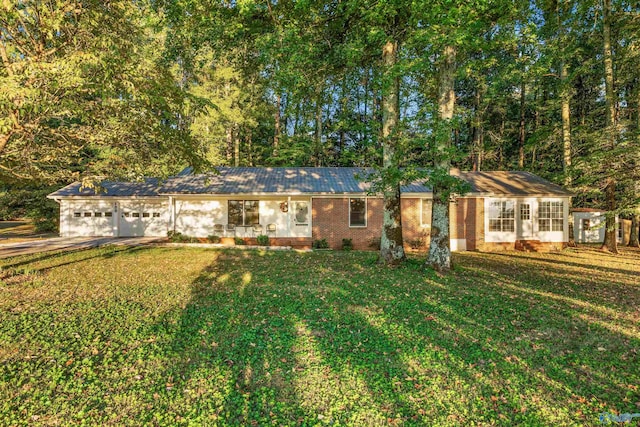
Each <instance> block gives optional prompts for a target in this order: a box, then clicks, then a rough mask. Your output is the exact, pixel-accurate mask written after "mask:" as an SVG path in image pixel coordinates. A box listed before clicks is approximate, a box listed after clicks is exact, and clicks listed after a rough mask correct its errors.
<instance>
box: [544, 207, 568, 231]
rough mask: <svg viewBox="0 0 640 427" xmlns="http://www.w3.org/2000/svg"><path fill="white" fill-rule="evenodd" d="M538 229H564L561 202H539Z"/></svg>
mask: <svg viewBox="0 0 640 427" xmlns="http://www.w3.org/2000/svg"><path fill="white" fill-rule="evenodd" d="M538 229H539V230H540V231H564V203H563V202H540V209H539V212H538Z"/></svg>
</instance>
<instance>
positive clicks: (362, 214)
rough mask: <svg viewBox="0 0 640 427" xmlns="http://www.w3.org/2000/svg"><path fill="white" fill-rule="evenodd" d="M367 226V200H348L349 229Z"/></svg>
mask: <svg viewBox="0 0 640 427" xmlns="http://www.w3.org/2000/svg"><path fill="white" fill-rule="evenodd" d="M366 226H367V199H366V198H364V197H362V198H352V199H349V227H366Z"/></svg>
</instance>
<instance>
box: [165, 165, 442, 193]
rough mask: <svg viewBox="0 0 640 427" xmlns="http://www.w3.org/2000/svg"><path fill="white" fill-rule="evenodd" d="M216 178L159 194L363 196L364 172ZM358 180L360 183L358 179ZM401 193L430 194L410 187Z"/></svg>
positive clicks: (279, 171) (222, 172)
mask: <svg viewBox="0 0 640 427" xmlns="http://www.w3.org/2000/svg"><path fill="white" fill-rule="evenodd" d="M217 169H218V172H219V174H207V175H183V176H177V177H174V178H171V179H169V180H167V182H165V183H164V185H163V186H162V187H161V188H160V190H159V193H160V194H350V193H360V194H362V193H365V192H367V190H368V189H369V183H366V182H362V180H363V178H365V177H366V175H367V173H369V172H371V170H369V169H364V168H249V167H239V168H232V167H219V168H217ZM358 178H360V179H358ZM404 191H410V192H420V193H424V192H430V191H431V190H430V189H429V188H428V187H425V186H423V185H418V184H413V185H411V186H408V187H406V189H404Z"/></svg>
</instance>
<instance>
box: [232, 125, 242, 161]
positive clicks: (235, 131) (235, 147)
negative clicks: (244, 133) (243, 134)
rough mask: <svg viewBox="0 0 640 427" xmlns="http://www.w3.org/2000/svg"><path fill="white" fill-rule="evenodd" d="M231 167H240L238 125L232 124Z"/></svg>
mask: <svg viewBox="0 0 640 427" xmlns="http://www.w3.org/2000/svg"><path fill="white" fill-rule="evenodd" d="M233 166H235V167H238V166H240V135H239V132H238V124H237V123H234V124H233Z"/></svg>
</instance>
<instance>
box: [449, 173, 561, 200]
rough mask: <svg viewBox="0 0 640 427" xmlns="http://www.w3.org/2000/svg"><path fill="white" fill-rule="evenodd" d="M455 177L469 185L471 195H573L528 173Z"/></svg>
mask: <svg viewBox="0 0 640 427" xmlns="http://www.w3.org/2000/svg"><path fill="white" fill-rule="evenodd" d="M456 175H458V176H459V177H460V178H461V179H463V180H465V181H467V182H468V183H469V184H470V185H471V192H473V193H489V194H496V195H510V196H530V195H557V196H572V195H573V194H572V193H571V192H569V191H567V190H565V189H564V188H562V187H560V186H559V185H556V184H554V183H552V182H549V181H547V180H546V179H543V178H540V177H539V176H537V175H534V174H532V173H530V172H514V171H495V172H458V173H456Z"/></svg>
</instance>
